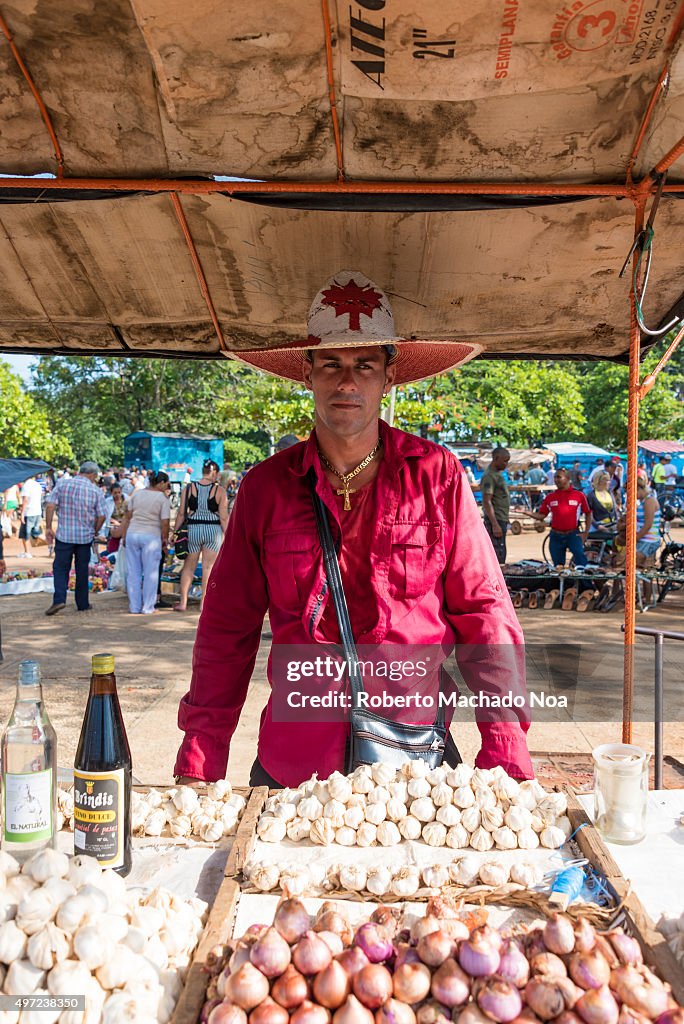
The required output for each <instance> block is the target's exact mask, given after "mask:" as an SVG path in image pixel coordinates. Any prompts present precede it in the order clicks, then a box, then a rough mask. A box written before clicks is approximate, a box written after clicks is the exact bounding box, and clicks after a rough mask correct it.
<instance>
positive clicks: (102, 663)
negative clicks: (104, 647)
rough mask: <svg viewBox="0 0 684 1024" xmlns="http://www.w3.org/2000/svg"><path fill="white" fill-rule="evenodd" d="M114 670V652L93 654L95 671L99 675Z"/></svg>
mask: <svg viewBox="0 0 684 1024" xmlns="http://www.w3.org/2000/svg"><path fill="white" fill-rule="evenodd" d="M113 671H114V655H113V654H93V672H94V674H95V675H98V676H106V675H109V673H110V672H113Z"/></svg>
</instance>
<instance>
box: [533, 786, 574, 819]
mask: <svg viewBox="0 0 684 1024" xmlns="http://www.w3.org/2000/svg"><path fill="white" fill-rule="evenodd" d="M542 794H543V795H542V797H541V799H540V800H539V802H538V804H537V814H539V815H541V817H542V818H543V819H544V823H545V824H552V823H553V819H554V818H560V817H562V815H563V814H565V813H566V811H567V809H568V798H567V796H566V794H565V793H562V792H553V793H547V792H546V791H545V790H542Z"/></svg>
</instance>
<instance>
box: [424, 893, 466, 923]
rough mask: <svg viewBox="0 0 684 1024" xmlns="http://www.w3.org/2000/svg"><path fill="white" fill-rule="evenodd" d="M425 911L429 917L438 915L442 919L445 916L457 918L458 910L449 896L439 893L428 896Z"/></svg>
mask: <svg viewBox="0 0 684 1024" xmlns="http://www.w3.org/2000/svg"><path fill="white" fill-rule="evenodd" d="M425 913H426V914H429V915H430V917H439V918H441V919H442V920H443V919H444V918H445V917H454V918H457V917H458V915H459V913H460V911H459V909H458V906H457V905H456V903H455V902H454V900H453V899H452V898H451V896H442V895H441V894H440V895H439V896H431V897H430V899H429V900H428V904H427V907H426V908H425Z"/></svg>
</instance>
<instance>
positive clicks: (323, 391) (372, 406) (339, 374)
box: [304, 345, 395, 437]
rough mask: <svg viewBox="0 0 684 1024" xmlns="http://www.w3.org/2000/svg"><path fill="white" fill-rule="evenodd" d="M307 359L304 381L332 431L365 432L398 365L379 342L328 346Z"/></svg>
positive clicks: (345, 434) (344, 433) (319, 414)
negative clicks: (348, 346)
mask: <svg viewBox="0 0 684 1024" xmlns="http://www.w3.org/2000/svg"><path fill="white" fill-rule="evenodd" d="M312 359H313V362H310V361H309V360H308V359H306V360H305V361H304V383H305V384H306V386H307V388H309V390H310V391H312V392H313V396H314V405H315V408H316V417H317V419H319V420H320V421H321V422H322V423H323V424H324V425H325V426H326V427H327V428H328V430H329V431H330V432H331V433H332V434H337V435H339V436H340V437H353V436H354V435H356V434H360V433H362V432H363V431H364V430H365V429H366V428H367V427H368V426H369V424H371V423H372V422H373V421H374V420H376V419H377V418H378V415H379V412H380V402H381V400H382V396H383V394H385V393H386V392H387V391H388V390H389V388H390V387H391V386H392V383H393V381H394V377H395V368H394V367H393V366H387V355H386V352H385V350H384V349H383V348H381V347H380V346H379V345H369V346H367V347H364V348H329V349H325V350H320V351H314V352H313V353H312Z"/></svg>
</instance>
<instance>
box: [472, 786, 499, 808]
mask: <svg viewBox="0 0 684 1024" xmlns="http://www.w3.org/2000/svg"><path fill="white" fill-rule="evenodd" d="M473 796H474V798H475V807H479V808H480V809H484V808H493V807H496V797H495V795H494V793H493V792H492V791H491V789H490V788H489V786H482V787H478V788H477V789H474V790H473Z"/></svg>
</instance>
